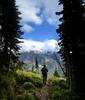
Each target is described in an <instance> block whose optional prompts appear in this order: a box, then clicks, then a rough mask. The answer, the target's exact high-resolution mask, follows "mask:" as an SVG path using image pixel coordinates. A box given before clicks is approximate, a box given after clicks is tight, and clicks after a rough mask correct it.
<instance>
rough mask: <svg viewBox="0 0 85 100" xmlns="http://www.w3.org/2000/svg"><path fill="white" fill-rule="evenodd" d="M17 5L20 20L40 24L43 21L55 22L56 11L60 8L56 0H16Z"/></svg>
mask: <svg viewBox="0 0 85 100" xmlns="http://www.w3.org/2000/svg"><path fill="white" fill-rule="evenodd" d="M16 4H17V5H18V6H19V11H20V12H21V13H22V14H21V17H22V22H23V23H27V22H33V23H34V24H38V25H41V24H42V23H43V21H47V22H48V23H49V24H54V23H56V20H57V18H58V17H57V16H56V15H55V12H56V11H60V10H61V9H62V7H61V6H59V5H58V0H22V1H21V0H16Z"/></svg>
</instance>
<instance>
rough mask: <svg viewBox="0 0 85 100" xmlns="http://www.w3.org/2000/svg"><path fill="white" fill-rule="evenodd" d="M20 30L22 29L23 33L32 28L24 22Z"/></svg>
mask: <svg viewBox="0 0 85 100" xmlns="http://www.w3.org/2000/svg"><path fill="white" fill-rule="evenodd" d="M21 30H22V31H23V32H25V33H29V32H31V31H33V30H34V29H33V28H32V27H31V26H30V25H28V24H24V25H23V27H22V29H21Z"/></svg>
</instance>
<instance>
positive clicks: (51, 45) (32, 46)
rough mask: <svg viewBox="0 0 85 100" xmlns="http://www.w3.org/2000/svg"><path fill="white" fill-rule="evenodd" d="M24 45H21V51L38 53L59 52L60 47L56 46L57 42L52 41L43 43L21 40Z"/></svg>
mask: <svg viewBox="0 0 85 100" xmlns="http://www.w3.org/2000/svg"><path fill="white" fill-rule="evenodd" d="M22 41H23V42H24V43H21V44H20V46H21V51H31V50H33V51H39V52H47V51H51V52H54V51H55V52H57V51H59V49H60V47H59V46H58V42H57V41H56V40H54V39H51V40H46V41H43V42H40V41H34V40H26V39H23V40H22Z"/></svg>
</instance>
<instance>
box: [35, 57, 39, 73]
mask: <svg viewBox="0 0 85 100" xmlns="http://www.w3.org/2000/svg"><path fill="white" fill-rule="evenodd" d="M35 68H36V71H37V72H38V70H39V64H38V59H37V57H35Z"/></svg>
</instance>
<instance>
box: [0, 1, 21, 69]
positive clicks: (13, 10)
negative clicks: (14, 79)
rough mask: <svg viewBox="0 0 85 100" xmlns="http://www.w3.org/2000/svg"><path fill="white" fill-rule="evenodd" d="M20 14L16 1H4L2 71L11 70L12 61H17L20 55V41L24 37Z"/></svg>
mask: <svg viewBox="0 0 85 100" xmlns="http://www.w3.org/2000/svg"><path fill="white" fill-rule="evenodd" d="M19 14H20V13H19V12H18V9H17V6H16V3H15V0H4V1H3V6H2V25H1V27H2V31H1V36H2V38H3V47H2V51H3V52H2V62H1V63H2V66H1V67H2V69H3V66H5V69H6V70H9V64H10V59H11V60H13V61H16V59H17V58H18V54H19V52H18V51H19V46H18V43H20V41H19V39H20V37H21V35H22V33H21V31H20V27H21V26H20V25H19V20H20V17H19Z"/></svg>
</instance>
